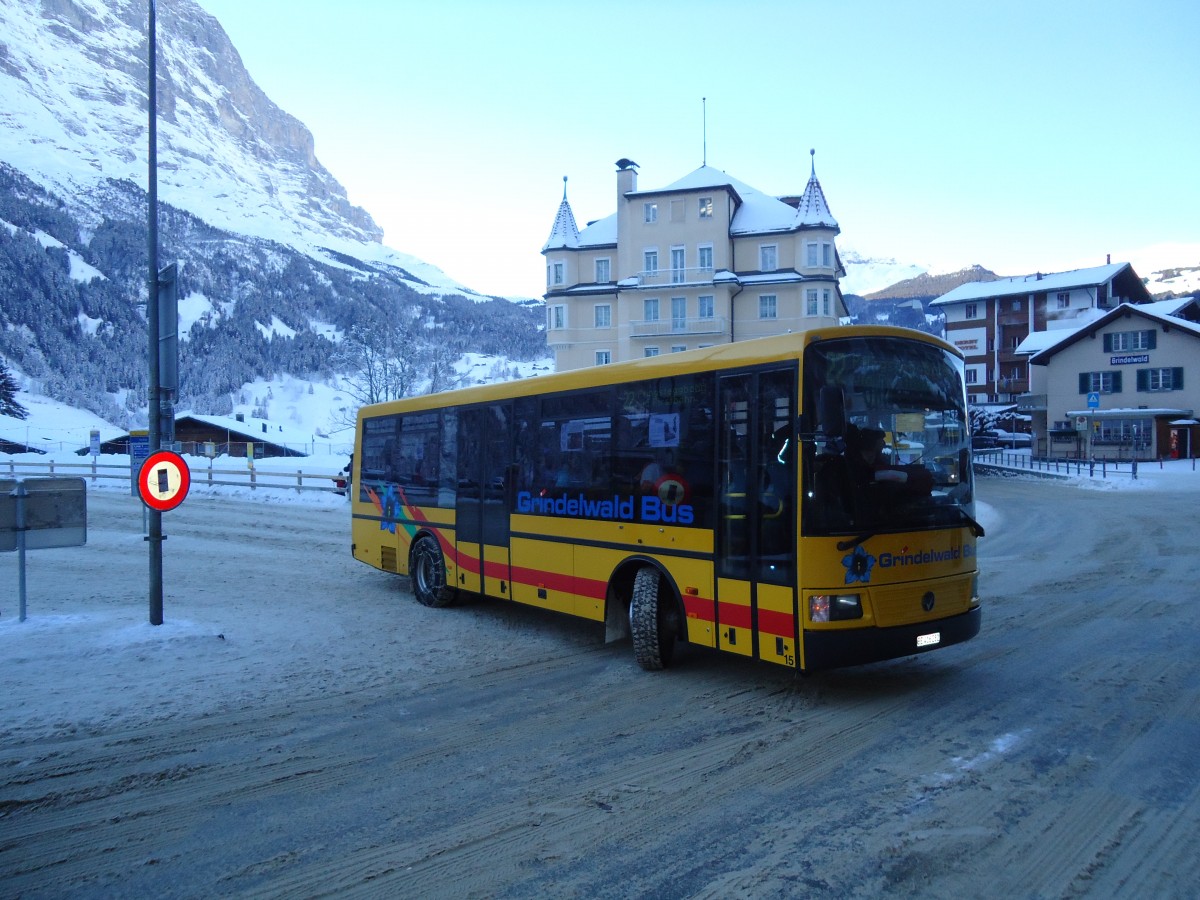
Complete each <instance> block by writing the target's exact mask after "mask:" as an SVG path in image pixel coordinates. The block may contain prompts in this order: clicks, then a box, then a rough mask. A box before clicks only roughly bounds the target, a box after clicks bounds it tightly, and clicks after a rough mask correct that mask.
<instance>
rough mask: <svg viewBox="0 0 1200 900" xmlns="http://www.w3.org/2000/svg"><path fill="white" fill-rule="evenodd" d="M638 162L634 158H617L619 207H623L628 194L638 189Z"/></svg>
mask: <svg viewBox="0 0 1200 900" xmlns="http://www.w3.org/2000/svg"><path fill="white" fill-rule="evenodd" d="M637 168H638V164H637V163H635V162H634V161H633V160H632V159H626V158H625V157H621V158H620V159H618V160H617V209H620V208H621V205H622V203H623V201H624V200H625V195H626V194H631V193H633V192H634V191H636V190H637Z"/></svg>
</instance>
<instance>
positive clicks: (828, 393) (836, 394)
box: [817, 385, 846, 437]
mask: <svg viewBox="0 0 1200 900" xmlns="http://www.w3.org/2000/svg"><path fill="white" fill-rule="evenodd" d="M817 416H818V419H819V421H818V422H817V430H818V431H820V432H821V433H822V434H824V435H826V436H827V437H841V436H842V435H843V434H844V433H845V431H846V398H845V396H844V395H843V394H842V389H841V388H840V387H832V386H830V385H826V386H825V387H823V388H821V392H820V394H819V395H818V396H817Z"/></svg>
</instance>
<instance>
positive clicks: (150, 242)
mask: <svg viewBox="0 0 1200 900" xmlns="http://www.w3.org/2000/svg"><path fill="white" fill-rule="evenodd" d="M154 7H155V0H150V41H149V45H150V60H149V62H150V83H149V103H148V104H147V105H148V107H149V112H150V116H149V120H150V131H149V134H150V153H149V157H150V167H149V169H150V171H149V176H150V177H149V190H148V203H147V207H148V213H147V218H148V224H149V228H148V238H147V250H148V252H149V257H150V275H149V279H148V281H147V288H148V290H147V293H146V319H147V320H148V321H147V325H148V328H147V331H148V332H149V334H148V338H149V339H148V341H147V349H148V355H149V357H150V359H149V362H150V391H149V397H148V400H149V408H148V410H147V412H148V415H147V418H148V419H149V420H150V421H149V430H150V453H151V454H152V455H153V454H155V453H157V452H158V451H159V449H160V447H161V446H162V429H161V427H160V422H159V419H160V410H159V406H160V403H161V397H160V396H159V395H160V393H161V391H160V388H159V374H160V373H159V345H160V339H161V336H160V335H159V324H158V319H159V315H158V313H159V311H158V73H157V59H156V57H157V44H158V42H157V38H156V32H157V26H156V23H155V9H154ZM146 531H147V534H146V540H147V541H148V542H149V544H150V624H151V625H161V624H162V623H163V585H162V571H163V569H162V542H163V533H162V511H161V510H157V509H153V508H151V509H149V510H148V520H147V529H146Z"/></svg>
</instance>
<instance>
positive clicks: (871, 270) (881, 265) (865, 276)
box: [838, 246, 925, 297]
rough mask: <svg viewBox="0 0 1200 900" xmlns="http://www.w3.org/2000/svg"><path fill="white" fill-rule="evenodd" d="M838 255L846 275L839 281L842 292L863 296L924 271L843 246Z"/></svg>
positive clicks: (910, 265) (908, 264) (907, 264)
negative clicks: (864, 254)
mask: <svg viewBox="0 0 1200 900" xmlns="http://www.w3.org/2000/svg"><path fill="white" fill-rule="evenodd" d="M838 255H839V256H840V257H841V259H842V264H843V265H844V266H845V267H846V277H844V278H843V279H842V281H841V287H842V293H843V294H857V295H858V296H860V297H865V296H866V295H868V294H871V293H874V292H875V291H880V290H883V289H884V288H886V287H890V286H891V285H893V284H896V283H897V282H900V281H904V280H906V279H909V278H915V277H916V276H918V275H920V274H922V273H924V271H925V270H924V269H923V268H922V267H921V266H917V265H913V264H911V263H902V262H897V261H896V260H895V259H892V258H879V257H871V256H863V255H862V254H861V253H859V252H858V251H857V250H854V249H851V248H849V247H845V246H843V247H840V248H839V249H838Z"/></svg>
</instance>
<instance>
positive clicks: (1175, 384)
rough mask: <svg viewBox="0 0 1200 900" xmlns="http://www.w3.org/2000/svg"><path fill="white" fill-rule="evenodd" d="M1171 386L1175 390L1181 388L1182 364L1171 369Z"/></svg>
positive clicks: (1180, 389)
mask: <svg viewBox="0 0 1200 900" xmlns="http://www.w3.org/2000/svg"><path fill="white" fill-rule="evenodd" d="M1171 388H1172V389H1173V390H1176V391H1182V390H1183V366H1176V367H1175V368H1173V369H1171Z"/></svg>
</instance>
